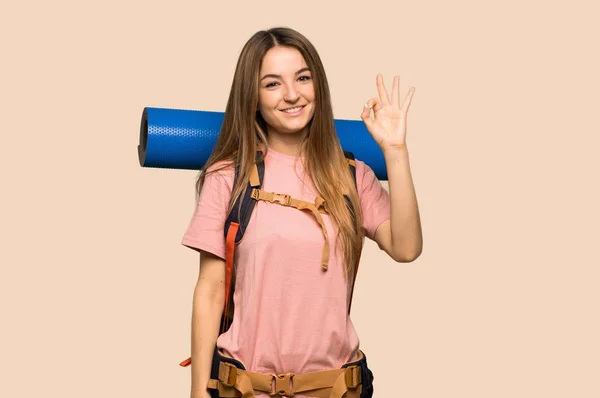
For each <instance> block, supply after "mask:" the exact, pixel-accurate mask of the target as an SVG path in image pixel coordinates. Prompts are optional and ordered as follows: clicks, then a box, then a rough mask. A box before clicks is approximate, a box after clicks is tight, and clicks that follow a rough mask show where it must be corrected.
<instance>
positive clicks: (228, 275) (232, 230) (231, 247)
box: [221, 222, 240, 333]
mask: <svg viewBox="0 0 600 398" xmlns="http://www.w3.org/2000/svg"><path fill="white" fill-rule="evenodd" d="M239 227H240V224H238V223H236V222H232V223H231V224H230V225H229V231H227V239H226V241H225V246H226V249H225V309H224V310H223V311H224V312H223V315H224V316H225V317H226V318H227V315H228V314H227V313H228V311H229V304H230V297H229V296H230V295H231V279H232V277H233V259H234V253H235V237H236V235H237V231H238V229H239ZM226 323H227V322H224V323H223V327H222V329H223V330H221V333H223V332H224V331H225V328H226Z"/></svg>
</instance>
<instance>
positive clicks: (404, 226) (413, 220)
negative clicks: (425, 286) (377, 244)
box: [384, 147, 423, 261]
mask: <svg viewBox="0 0 600 398" xmlns="http://www.w3.org/2000/svg"><path fill="white" fill-rule="evenodd" d="M384 156H385V163H386V167H387V172H388V184H389V191H390V199H391V221H390V222H391V230H392V247H393V251H394V253H396V254H397V256H398V258H406V259H409V260H411V261H412V260H413V259H415V258H416V257H418V256H419V255H420V254H421V251H422V249H423V234H422V231H421V220H420V217H419V208H418V205H417V197H416V194H415V188H414V185H413V180H412V175H411V170H410V163H409V153H408V149H406V147H404V148H400V149H394V150H387V151H385V153H384Z"/></svg>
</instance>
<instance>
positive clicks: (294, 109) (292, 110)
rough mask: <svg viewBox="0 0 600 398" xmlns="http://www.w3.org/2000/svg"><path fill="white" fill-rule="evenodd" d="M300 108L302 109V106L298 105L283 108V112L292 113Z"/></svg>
mask: <svg viewBox="0 0 600 398" xmlns="http://www.w3.org/2000/svg"><path fill="white" fill-rule="evenodd" d="M300 109H302V107H301V106H298V107H296V108H290V109H285V110H284V111H283V112H287V113H294V112H298V111H299V110H300Z"/></svg>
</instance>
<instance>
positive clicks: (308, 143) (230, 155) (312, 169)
mask: <svg viewBox="0 0 600 398" xmlns="http://www.w3.org/2000/svg"><path fill="white" fill-rule="evenodd" d="M275 46H285V47H289V48H294V49H296V50H298V51H299V52H300V54H302V56H303V57H304V60H305V62H306V64H307V65H308V67H309V68H310V70H311V73H312V75H313V84H314V89H315V111H314V115H313V117H312V119H311V120H310V122H309V124H308V134H307V135H306V137H305V138H304V140H303V142H302V146H301V152H302V155H303V156H304V157H305V164H304V166H305V169H306V173H307V174H308V176H309V177H310V178H311V179H312V182H313V183H314V184H315V187H316V189H317V191H318V192H319V194H320V195H321V196H322V197H323V198H324V199H325V201H326V203H327V210H328V214H329V215H330V217H331V219H332V221H333V224H334V225H335V226H336V227H337V234H338V235H337V239H338V242H339V244H338V249H341V250H342V255H343V259H344V263H345V271H346V275H350V272H352V271H353V270H354V266H355V264H356V263H357V261H358V258H359V255H360V251H361V250H362V242H363V239H364V231H363V228H362V214H361V211H360V203H359V199H358V195H357V192H356V188H355V185H354V180H353V177H352V175H351V174H350V171H349V169H348V164H347V160H346V158H345V156H344V153H343V150H342V148H341V145H340V142H339V139H338V136H337V133H336V131H335V124H334V117H333V110H332V106H331V96H330V93H329V85H328V83H327V77H326V75H325V70H324V68H323V64H322V62H321V59H320V57H319V55H318V53H317V51H316V49H315V48H314V46H313V45H312V44H311V43H310V42H309V40H308V39H307V38H306V37H304V36H303V35H302V34H300V33H299V32H297V31H295V30H293V29H290V28H287V27H276V28H272V29H268V30H261V31H259V32H256V33H255V34H254V35H253V36H252V37H251V38H250V39H249V40H248V41H247V42H246V44H245V45H244V47H243V48H242V51H241V54H240V56H239V58H238V62H237V66H236V69H235V74H234V77H233V82H232V85H231V91H230V94H229V100H228V101H227V107H226V109H225V113H224V120H223V124H222V127H221V131H220V133H219V136H218V138H217V140H216V143H215V146H214V149H213V152H212V154H211V156H210V157H209V159H208V161H207V162H206V164H205V165H204V167H203V168H202V170H201V172H200V175H199V177H198V180H197V182H196V189H197V192H196V193H197V195H199V193H200V190H201V189H202V184H203V183H204V177H205V176H206V173H207V170H209V169H210V171H211V172H212V171H217V170H220V169H222V168H223V167H231V166H233V167H236V168H238V173H239V178H238V181H237V183H236V185H235V186H234V187H233V191H232V198H231V201H230V203H229V211H231V210H232V209H233V206H234V203H235V200H236V198H237V197H238V196H239V195H242V194H243V193H244V191H245V189H246V186H247V180H248V177H249V174H250V171H251V167H252V166H253V163H254V162H255V161H256V148H257V147H259V146H261V147H262V148H263V154H266V151H267V150H268V148H267V126H266V122H265V121H264V119H263V118H262V116H261V114H260V112H258V111H257V109H258V98H259V97H258V94H259V72H260V67H261V62H262V59H263V57H264V56H265V54H266V53H267V51H268V50H269V49H271V48H273V47H275ZM263 156H264V155H263ZM220 162H223V163H222V164H224V166H223V167H219V168H217V167H214V166H215V164H216V163H220ZM343 194H346V195H347V196H348V198H349V200H350V203H351V204H352V209H353V210H354V211H355V214H354V217H353V214H352V212H351V209H349V208H348V206H347V205H346V201H345V199H344V196H343Z"/></svg>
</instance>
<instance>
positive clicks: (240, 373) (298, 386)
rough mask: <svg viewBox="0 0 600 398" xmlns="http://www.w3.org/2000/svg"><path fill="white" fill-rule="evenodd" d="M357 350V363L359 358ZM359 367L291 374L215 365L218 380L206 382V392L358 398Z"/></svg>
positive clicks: (244, 397) (247, 397)
mask: <svg viewBox="0 0 600 398" xmlns="http://www.w3.org/2000/svg"><path fill="white" fill-rule="evenodd" d="M363 355H364V354H363V353H362V352H361V351H360V350H359V359H360V358H362V357H363ZM361 375H362V373H361V366H360V365H353V366H349V367H346V368H340V369H332V370H322V371H317V372H308V373H300V374H295V373H292V372H288V373H283V374H274V373H257V372H249V371H247V370H244V369H239V368H237V367H236V366H234V365H233V364H230V363H227V362H224V361H221V362H220V363H219V377H218V379H210V380H209V381H208V388H209V389H214V390H218V391H219V397H231V398H233V397H242V398H254V397H255V396H256V395H255V394H256V393H259V394H260V393H267V394H269V395H270V396H277V395H279V396H281V395H283V396H286V397H292V396H294V395H295V394H302V395H308V396H311V397H318V398H342V397H344V398H359V397H360V395H361V393H362V379H361Z"/></svg>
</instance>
